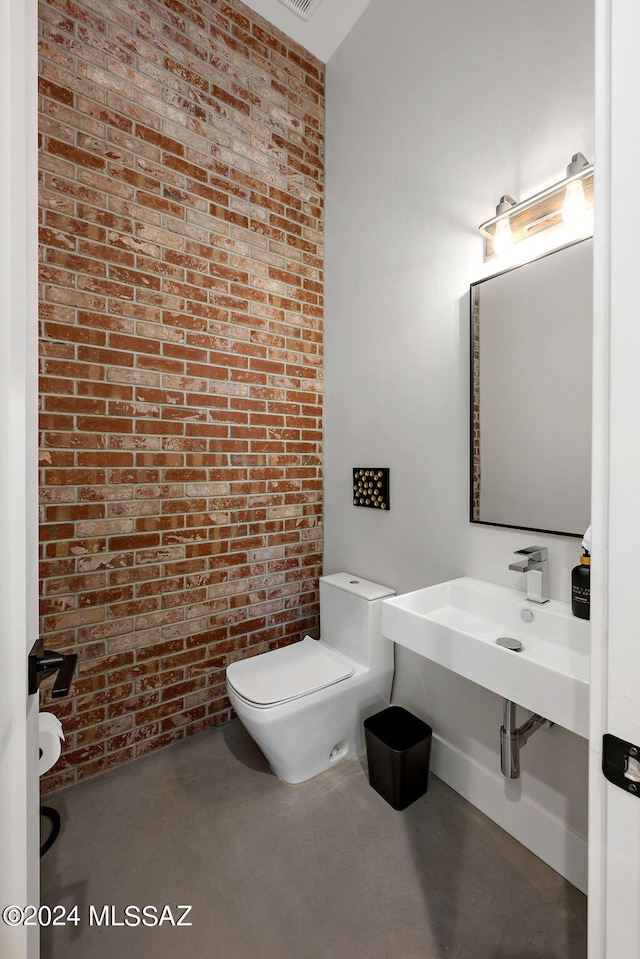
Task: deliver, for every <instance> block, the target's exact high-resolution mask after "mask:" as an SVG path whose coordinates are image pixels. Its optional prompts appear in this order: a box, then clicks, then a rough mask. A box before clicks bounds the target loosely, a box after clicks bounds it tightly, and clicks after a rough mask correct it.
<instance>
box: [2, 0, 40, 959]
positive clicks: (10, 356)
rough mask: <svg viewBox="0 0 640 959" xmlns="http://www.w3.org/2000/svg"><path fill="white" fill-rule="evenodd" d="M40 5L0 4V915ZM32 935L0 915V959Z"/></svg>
mask: <svg viewBox="0 0 640 959" xmlns="http://www.w3.org/2000/svg"><path fill="white" fill-rule="evenodd" d="M37 76H38V68H37V3H36V0H2V2H1V3H0V129H1V130H2V135H1V137H0V208H1V210H2V217H1V222H2V230H1V232H0V331H1V334H0V335H1V337H2V339H1V342H0V410H1V416H2V418H1V422H2V443H0V572H1V575H0V651H1V657H0V909H4V908H5V907H6V906H11V905H16V906H19V907H24V906H26V905H29V904H35V905H37V904H38V902H39V899H38V895H39V815H38V807H39V802H38V765H37V761H38V760H37V757H38V738H37V737H38V702H37V700H38V697H37V696H29V695H28V692H27V653H28V650H29V649H30V648H31V646H32V644H33V642H34V639H35V638H36V636H37V614H38V566H37V559H38V554H37V533H38V530H37V523H38V515H37V475H38V474H37V466H38V463H37V396H38V379H37V332H38V326H37V322H38V321H37V317H38V297H37V292H38V290H37V268H38V262H37V225H38V220H37V216H38V211H37V200H38V189H37V117H38V113H37ZM38 952H39V937H38V930H37V928H30V929H27V928H25V927H23V926H15V927H13V926H11V925H10V924H8V923H7V922H6V921H2V918H1V917H0V955H2V956H3V957H5V956H6V957H7V959H35V957H37V955H38Z"/></svg>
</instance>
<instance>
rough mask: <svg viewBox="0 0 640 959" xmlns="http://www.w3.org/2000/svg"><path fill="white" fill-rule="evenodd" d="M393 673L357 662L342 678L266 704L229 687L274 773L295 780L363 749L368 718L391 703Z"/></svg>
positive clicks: (245, 724) (230, 693) (304, 779)
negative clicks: (306, 693)
mask: <svg viewBox="0 0 640 959" xmlns="http://www.w3.org/2000/svg"><path fill="white" fill-rule="evenodd" d="M392 678H393V670H386V671H385V672H383V673H379V674H377V675H372V674H371V672H370V670H367V669H364V668H363V667H357V669H356V672H355V673H354V675H353V676H351V677H349V678H348V679H345V680H343V681H342V682H339V683H336V684H335V685H333V686H328V687H326V688H324V689H320V690H318V691H317V692H315V693H312V694H311V695H309V696H303V697H300V698H299V699H294V700H291V701H290V702H286V703H281V704H280V705H277V706H269V707H266V708H261V707H257V706H255V705H253V704H251V703H248V702H246V701H245V700H243V699H242V698H241V697H240V696H238V694H237V693H236V692H235V690H234V689H233V688H232V687H231V686H229V689H228V692H229V698H230V700H231V704H232V706H233V708H234V709H235V711H236V714H237V716H238V718H239V720H240V722H241V723H242V725H243V726H244V727H245V729H246V730H247V732H248V733H249V735H250V736H251V738H252V739H253V740H254V741H255V742H256V743H257V744H258V746H259V747H260V749H261V750H262V752H263V753H264V755H265V758H266V759H267V761H268V763H269V765H270V766H271V769H272V770H273V772H274V773H275V775H276V776H277V777H278V779H281V780H282V781H283V782H286V783H290V784H291V785H296V784H298V783H301V782H305V781H306V780H307V779H312V778H313V777H314V776H317V775H319V774H320V773H322V772H325V770H327V769H330V768H331V767H332V766H335V765H337V764H338V763H340V762H342V761H343V760H345V759H347V758H348V757H349V756H353V755H357V754H359V753H362V752H363V751H364V726H363V724H364V721H365V719H368V718H369V717H370V716H373V715H374V714H375V713H376V712H379V711H380V710H381V709H384V708H385V707H386V706H388V705H389V699H390V696H391V682H392Z"/></svg>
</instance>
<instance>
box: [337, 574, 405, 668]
mask: <svg viewBox="0 0 640 959" xmlns="http://www.w3.org/2000/svg"><path fill="white" fill-rule="evenodd" d="M394 595H395V590H394V589H391V587H389V586H381V585H380V584H379V583H372V582H370V581H369V580H366V579H362V577H360V576H354V575H353V574H352V573H333V574H332V575H330V576H321V577H320V638H321V639H322V641H323V642H324V643H326V644H327V646H331V647H333V648H334V649H337V650H338V651H339V652H341V653H344V654H345V656H349V657H350V658H351V659H353V660H355V661H356V662H357V663H360V664H361V665H362V666H368V667H369V668H370V669H378V668H383V667H384V668H387V667H388V666H389V664H390V663H391V664H392V663H393V643H392V642H391V640H389V639H385V637H384V636H383V635H382V633H381V632H380V615H381V611H382V600H383V599H384V598H385V597H386V596H394Z"/></svg>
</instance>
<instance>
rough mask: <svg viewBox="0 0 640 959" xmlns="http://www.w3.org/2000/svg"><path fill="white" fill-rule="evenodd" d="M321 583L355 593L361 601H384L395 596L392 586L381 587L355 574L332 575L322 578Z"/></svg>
mask: <svg viewBox="0 0 640 959" xmlns="http://www.w3.org/2000/svg"><path fill="white" fill-rule="evenodd" d="M320 582H321V583H326V585H327V586H335V587H337V589H343V590H344V591H345V592H346V593H353V594H354V595H355V596H359V597H360V598H361V599H366V600H369V601H372V600H374V599H384V598H385V596H395V594H396V591H395V589H391V587H390V586H381V585H380V583H372V582H370V580H368V579H363V578H362V577H361V576H354V575H353V573H332V574H331V575H330V576H321V577H320Z"/></svg>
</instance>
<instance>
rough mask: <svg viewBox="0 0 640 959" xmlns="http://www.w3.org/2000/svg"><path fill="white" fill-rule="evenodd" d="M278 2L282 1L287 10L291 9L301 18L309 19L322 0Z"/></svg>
mask: <svg viewBox="0 0 640 959" xmlns="http://www.w3.org/2000/svg"><path fill="white" fill-rule="evenodd" d="M280 3H283V4H284V5H285V7H288V8H289V10H293V12H294V13H297V15H298V16H299V17H302V19H303V20H310V19H311V17H312V16H313V14H314V13H315V12H316V10H317V9H318V7H319V6H320V4H321V3H322V0H280Z"/></svg>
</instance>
